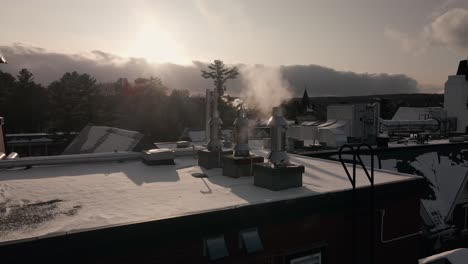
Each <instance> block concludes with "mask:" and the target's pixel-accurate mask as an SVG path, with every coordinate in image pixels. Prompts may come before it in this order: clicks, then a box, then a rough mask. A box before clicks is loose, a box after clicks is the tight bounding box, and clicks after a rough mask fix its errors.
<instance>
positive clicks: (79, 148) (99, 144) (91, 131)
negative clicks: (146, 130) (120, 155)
mask: <svg viewBox="0 0 468 264" xmlns="http://www.w3.org/2000/svg"><path fill="white" fill-rule="evenodd" d="M142 138H143V134H141V133H139V132H136V131H130V130H124V129H119V128H114V127H107V126H86V127H85V128H83V130H82V131H81V132H80V133H79V134H78V135H77V136H76V138H75V139H74V140H73V141H72V143H70V145H69V146H68V147H67V148H66V149H65V150H64V152H63V154H79V153H99V152H109V151H131V150H133V148H134V147H135V146H136V145H137V144H138V142H140V140H141V139H142Z"/></svg>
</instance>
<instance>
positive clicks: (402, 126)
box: [380, 118, 440, 132]
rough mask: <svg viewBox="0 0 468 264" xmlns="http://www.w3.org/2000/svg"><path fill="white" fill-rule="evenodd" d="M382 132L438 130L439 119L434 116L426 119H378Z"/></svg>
mask: <svg viewBox="0 0 468 264" xmlns="http://www.w3.org/2000/svg"><path fill="white" fill-rule="evenodd" d="M380 126H381V131H383V132H418V131H430V132H436V131H439V130H440V121H439V120H437V119H436V118H431V119H426V120H380Z"/></svg>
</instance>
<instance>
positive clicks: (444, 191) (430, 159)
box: [411, 152, 468, 222]
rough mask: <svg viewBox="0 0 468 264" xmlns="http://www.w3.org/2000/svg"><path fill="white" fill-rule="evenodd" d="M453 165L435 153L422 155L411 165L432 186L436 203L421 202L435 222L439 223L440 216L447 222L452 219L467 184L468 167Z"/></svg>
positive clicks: (429, 201)
mask: <svg viewBox="0 0 468 264" xmlns="http://www.w3.org/2000/svg"><path fill="white" fill-rule="evenodd" d="M439 159H440V162H439ZM451 163H452V162H451V161H450V159H449V158H448V157H447V156H440V157H438V156H437V153H435V152H430V153H425V154H422V155H420V156H418V157H416V160H415V161H413V162H411V165H412V166H413V167H414V168H415V169H417V170H419V171H420V172H421V173H423V175H424V177H425V178H426V179H428V180H429V181H430V182H431V184H432V186H431V188H432V189H433V191H434V194H435V196H436V201H432V200H421V202H422V204H423V205H424V206H425V207H426V210H427V211H428V213H429V215H432V216H434V217H435V218H434V219H433V221H434V222H437V221H438V220H437V218H438V215H439V214H440V215H441V216H442V217H443V219H444V220H445V221H447V220H449V219H450V218H451V215H452V212H453V209H454V207H455V205H456V202H457V197H458V196H459V195H460V190H462V189H463V188H462V186H464V185H465V184H466V179H467V174H468V167H465V166H452V165H451Z"/></svg>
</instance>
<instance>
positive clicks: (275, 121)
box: [267, 106, 288, 127]
mask: <svg viewBox="0 0 468 264" xmlns="http://www.w3.org/2000/svg"><path fill="white" fill-rule="evenodd" d="M267 126H269V127H272V126H288V122H286V119H285V118H284V116H283V109H282V108H281V107H279V106H278V107H273V115H272V116H271V117H270V119H269V120H268V123H267Z"/></svg>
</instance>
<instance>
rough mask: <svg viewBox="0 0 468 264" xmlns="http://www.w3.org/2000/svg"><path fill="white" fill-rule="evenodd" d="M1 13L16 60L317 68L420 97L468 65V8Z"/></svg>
mask: <svg viewBox="0 0 468 264" xmlns="http://www.w3.org/2000/svg"><path fill="white" fill-rule="evenodd" d="M0 8H1V10H2V15H1V16H0V25H1V27H0V50H2V51H3V53H9V54H10V55H15V54H17V53H18V50H19V49H18V47H19V48H20V49H21V47H23V48H24V47H29V48H31V49H32V50H34V51H35V52H40V53H41V52H42V53H51V54H65V55H70V56H76V55H79V56H82V57H87V58H90V59H95V57H96V56H97V55H96V54H97V53H95V52H94V53H93V51H99V52H102V55H103V56H113V58H118V59H119V60H124V59H126V58H142V59H144V60H145V62H147V63H150V64H158V63H172V64H180V65H183V66H193V61H195V62H197V61H198V62H210V61H212V60H213V59H222V60H223V61H224V62H225V63H229V64H248V65H255V64H262V65H269V66H288V65H289V66H294V65H317V66H321V67H325V68H329V69H332V70H335V71H339V72H344V73H346V72H353V73H356V74H366V73H369V74H379V73H384V74H390V75H393V74H397V75H405V76H408V77H409V78H413V79H414V80H416V81H417V86H418V87H419V89H420V90H421V91H422V92H424V91H427V92H433V91H440V89H441V87H443V84H444V82H445V81H446V79H447V75H450V74H454V72H455V71H456V67H457V64H458V61H459V60H461V59H466V57H467V56H468V1H466V0H459V1H457V0H445V1H444V0H411V1H408V0H391V1H388V0H353V1H348V0H290V1H286V0H284V1H280V0H236V1H233V0H171V1H158V0H154V1H149V0H147V1H144V0H133V1H127V0H100V1H96V0H81V1H62V0H41V1H34V0H15V1H10V0H0ZM11 47H13V48H15V47H16V48H15V49H16V51H15V52H16V53H15V52H12V51H11V50H10V51H8V49H9V48H11ZM5 49H7V51H5ZM31 49H30V50H31ZM23 50H24V49H23ZM13 53H14V54H13ZM6 55H8V54H5V56H6ZM10 57H11V56H10ZM101 57H102V56H101ZM101 57H100V59H102V58H101ZM7 59H9V58H7ZM9 62H10V63H14V62H12V61H11V59H9ZM49 63H52V62H49ZM91 74H92V73H91ZM106 81H107V80H106Z"/></svg>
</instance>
